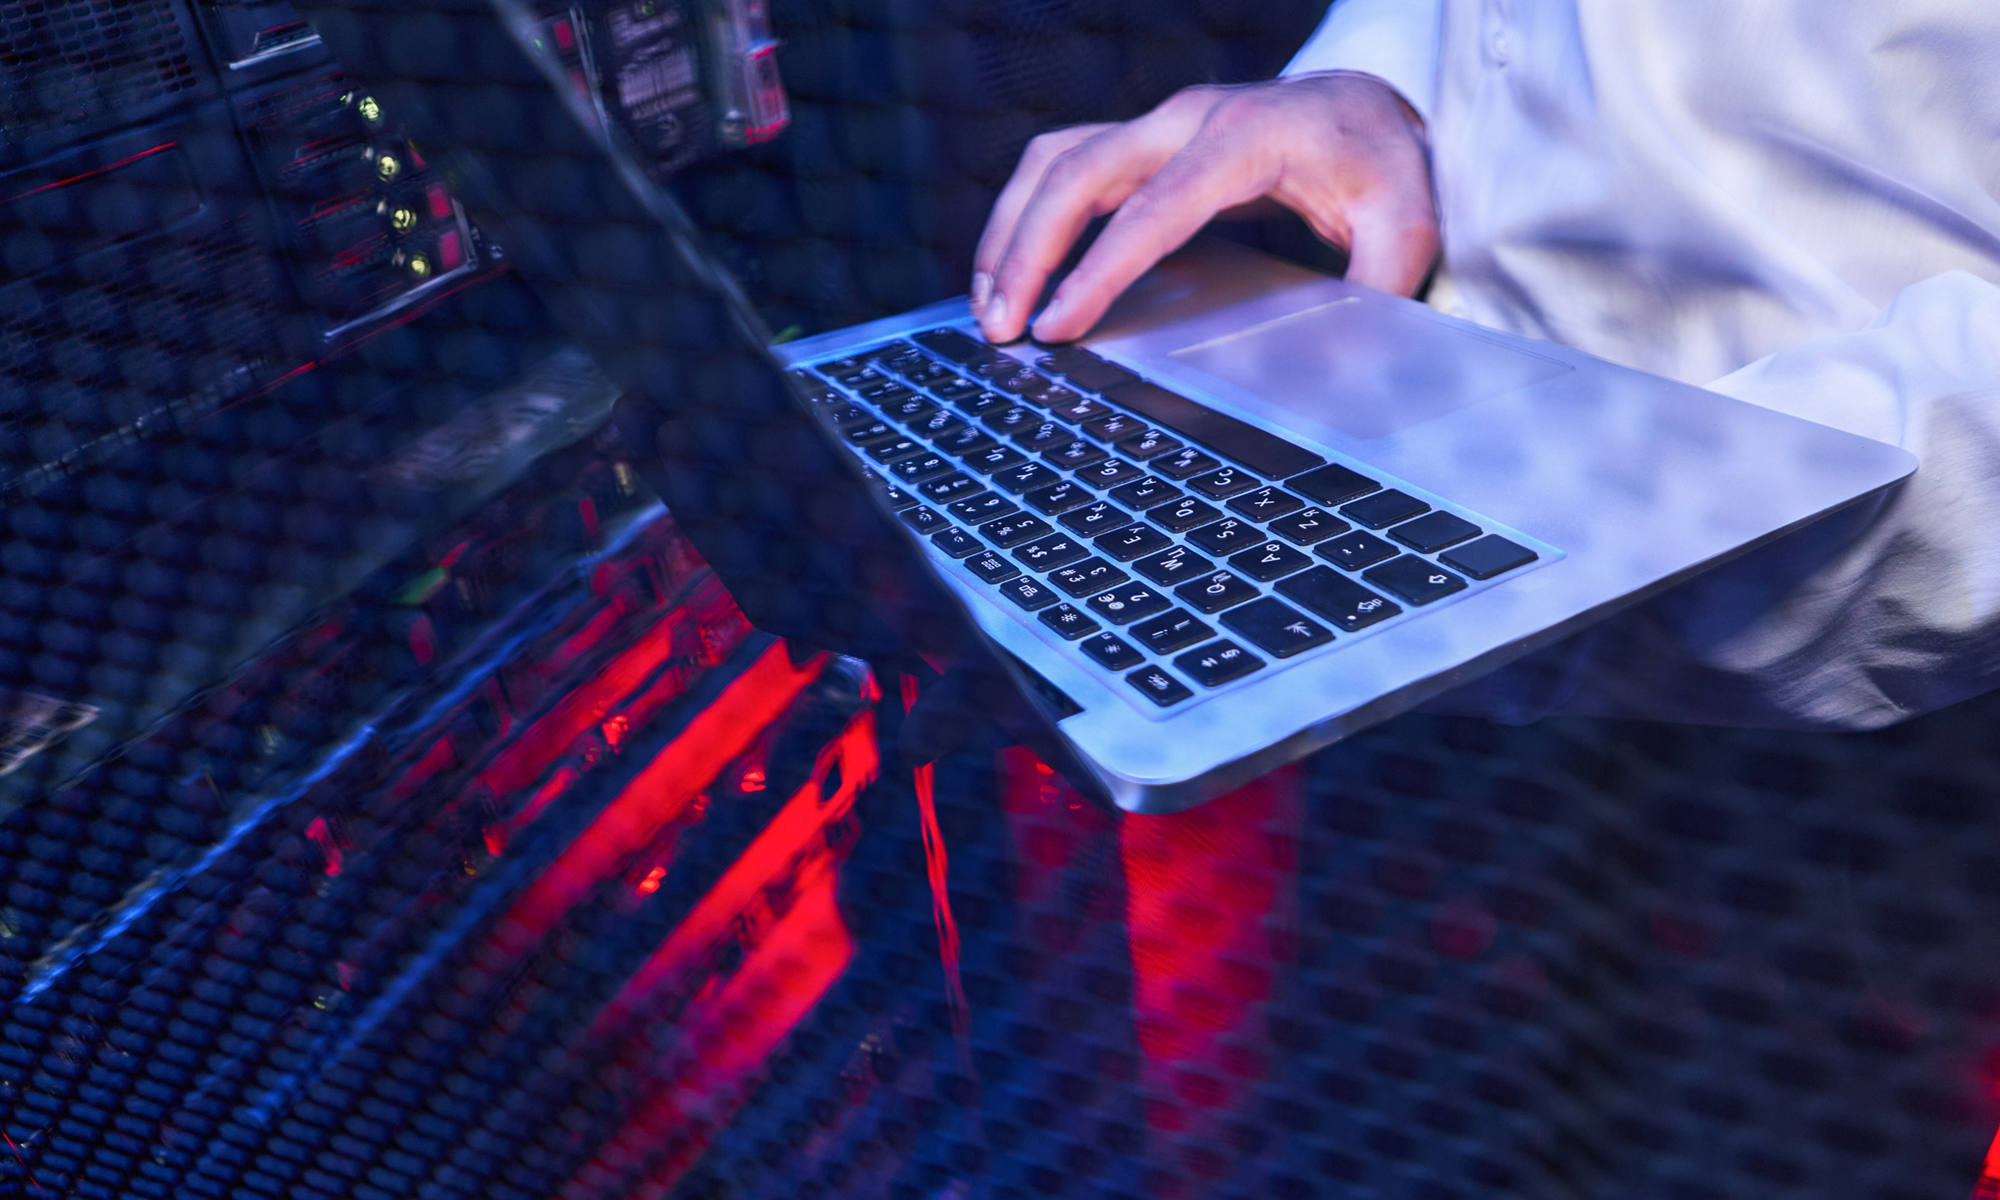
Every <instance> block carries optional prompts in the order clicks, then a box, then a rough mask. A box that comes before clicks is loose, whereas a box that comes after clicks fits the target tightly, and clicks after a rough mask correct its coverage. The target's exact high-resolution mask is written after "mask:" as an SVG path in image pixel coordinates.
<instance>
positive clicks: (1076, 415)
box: [1049, 396, 1112, 424]
mask: <svg viewBox="0 0 2000 1200" xmlns="http://www.w3.org/2000/svg"><path fill="white" fill-rule="evenodd" d="M1049 411H1050V412H1052V413H1054V414H1055V415H1056V416H1058V417H1061V418H1062V419H1063V420H1065V421H1075V422H1077V423H1079V424H1081V423H1082V422H1084V421H1095V420H1096V419H1097V418H1099V417H1105V416H1109V415H1111V411H1112V410H1111V406H1110V405H1108V404H1106V403H1104V401H1102V400H1093V399H1092V398H1090V397H1089V396H1076V397H1074V398H1072V399H1067V400H1058V401H1056V402H1054V403H1051V404H1050V405H1049Z"/></svg>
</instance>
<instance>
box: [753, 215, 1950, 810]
mask: <svg viewBox="0 0 2000 1200" xmlns="http://www.w3.org/2000/svg"><path fill="white" fill-rule="evenodd" d="M780 353H781V356H782V357H783V358H784V359H786V361H787V362H788V363H790V364H792V366H793V369H794V371H793V373H794V378H795V380H797V381H798V382H799V383H800V384H801V385H802V386H803V387H804V388H805V390H806V391H807V393H808V395H809V396H810V397H811V398H812V401H813V404H814V406H815V408H816V410H817V411H818V413H819V415H820V417H821V418H822V420H823V421H824V423H825V424H826V425H827V426H828V428H829V429H830V431H832V432H833V433H834V434H835V435H836V436H838V437H839V438H841V439H842V441H843V442H844V443H845V444H846V445H847V447H848V448H849V449H850V450H851V451H852V453H853V455H854V456H855V458H856V459H857V460H858V461H859V462H861V463H862V464H863V465H864V466H865V467H866V468H867V469H868V470H869V471H870V472H871V473H872V474H873V475H874V476H875V478H876V479H877V480H879V482H880V487H881V491H882V494H883V495H884V497H886V498H887V499H888V501H889V503H890V504H891V505H892V506H893V507H894V508H895V509H896V511H897V513H898V515H899V517H900V518H901V520H902V522H903V524H904V525H905V526H906V527H907V528H908V529H909V531H910V532H911V535H912V536H913V537H915V538H917V539H919V540H920V541H921V543H922V545H923V548H924V552H925V553H926V554H927V555H928V557H929V559H930V561H931V562H932V564H933V565H934V566H935V567H936V569H937V571H938V573H939V574H940V575H941V576H942V577H943V578H944V579H946V580H947V581H949V583H950V585H951V587H952V588H953V590H954V591H955V592H956V593H957V594H958V596H959V597H960V598H962V599H963V600H964V602H965V604H966V606H967V607H968V609H969V610H970V612H971V614H972V616H973V619H974V620H975V621H976V622H977V624H978V625H979V626H980V627H981V628H982V629H983V630H984V631H985V633H986V634H988V635H989V636H990V637H991V638H992V639H993V640H994V641H995V642H996V643H998V644H999V645H1000V646H1001V647H1003V648H1004V649H1005V650H1007V651H1008V652H1009V653H1010V654H1011V655H1012V657H1013V658H1014V660H1015V661H1016V662H1017V663H1018V664H1019V665H1020V666H1022V667H1023V668H1024V669H1025V670H1027V671H1029V672H1032V673H1033V674H1034V675H1035V676H1038V677H1039V680H1040V681H1041V682H1043V683H1045V684H1046V685H1048V687H1047V688H1045V689H1042V691H1043V694H1044V695H1047V694H1048V693H1049V692H1050V691H1051V690H1052V691H1053V692H1054V693H1058V694H1059V695H1060V696H1061V697H1064V698H1067V700H1068V702H1069V703H1068V704H1067V705H1064V708H1065V710H1071V711H1068V715H1066V716H1061V717H1060V719H1059V720H1057V722H1056V729H1057V731H1058V732H1059V734H1060V735H1061V737H1062V738H1063V739H1064V740H1065V741H1066V742H1067V743H1068V745H1069V747H1070V748H1071V749H1072V750H1073V751H1074V752H1075V755H1076V757H1077V758H1078V759H1079V760H1080V761H1081V762H1082V763H1083V764H1085V765H1086V766H1087V767H1088V769H1089V770H1091V771H1092V772H1093V773H1094V774H1095V775H1096V776H1097V777H1098V780H1099V782H1100V783H1101V784H1102V786H1103V787H1104V789H1105V790H1106V791H1107V792H1108V794H1109V795H1110V796H1111V797H1112V799H1113V800H1115V802H1116V803H1117V804H1118V805H1119V806H1120V807H1122V808H1124V809H1127V810H1129V811H1134V812H1147V813H1156V812H1165V811H1171V810H1174V809H1178V808H1183V807H1186V806H1188V805H1191V804H1195V803H1198V802H1200V801H1202V800H1204V799H1207V798H1210V797H1213V796H1215V795H1218V794H1220V793H1221V792H1223V791H1225V790H1227V789H1229V788H1231V787H1233V786H1235V785H1237V784H1240V783H1243V782H1246V781H1248V780H1250V779H1252V778H1254V777H1255V776H1257V775H1259V774H1260V773H1262V772H1264V771H1267V770H1269V769H1271V768H1273V767H1276V766H1278V765H1281V764H1283V763H1285V762H1287V761H1289V760H1292V759H1295V758H1298V757H1300V756H1302V755H1304V754H1306V753H1308V752H1310V751H1312V750H1314V749H1317V748H1319V747H1321V746H1324V745H1327V744H1328V743H1331V742H1333V741H1335V740H1337V739H1339V738H1341V737H1343V736H1345V735H1347V734H1349V733H1352V732H1354V731H1356V730H1358V729H1361V728H1363V727H1365V726H1367V725H1369V724H1372V723H1374V722H1378V721H1381V720H1383V719H1385V718H1387V717H1390V716H1392V715H1394V714H1396V713H1399V712H1402V711H1404V710H1406V709H1409V708H1411V707H1413V706H1415V705H1417V704H1419V703H1421V702H1422V701H1424V700H1425V699H1426V698H1428V697H1431V696H1434V695H1436V694H1438V693H1440V692H1442V691H1444V690H1446V689H1448V688H1451V687H1453V686H1454V685H1457V684H1461V683H1464V682H1466V681H1468V680H1470V679H1472V678H1474V677H1476V676H1478V675H1480V674H1483V673H1485V672H1487V671H1491V670H1493V669H1494V668H1496V667H1498V666H1500V665H1502V664H1504V663H1506V662H1507V661H1509V660H1510V659H1513V658H1516V657H1518V656H1520V655H1522V654H1524V653H1527V652H1528V651H1530V650H1533V649H1535V648H1537V647H1540V646H1543V645H1546V644H1548V643H1550V642H1552V641H1554V640H1556V639H1558V638H1560V637H1562V636H1564V635H1566V634H1569V633H1571V632H1574V631H1576V630H1577V629H1579V628H1581V627H1583V626H1584V625H1585V624H1587V623H1589V622H1592V621H1595V620H1597V619H1600V618H1602V617H1604V616H1606V615H1608V614H1610V613H1612V612H1613V611H1615V610H1617V609H1619V608H1621V607H1623V606H1625V605H1628V604H1631V603H1633V602H1635V601H1637V600H1639V599H1642V598H1644V597H1646V596H1648V595H1651V594H1653V593H1656V592H1658V591H1660V590H1662V589H1664V588H1666V587H1668V586H1670V585H1671V584H1673V583H1674V582H1676V581H1678V580H1681V579H1685V578H1687V577H1689V576H1690V575H1692V574H1694V573H1695V572H1697V571H1700V570H1702V569H1703V568H1706V567H1709V566H1713V565H1715V564H1716V563H1718V562H1721V561H1723V560H1725V559H1727V558H1729V557H1731V556H1733V555H1735V554H1738V553H1741V552H1742V551H1744V550H1747V549H1749V548H1751V547H1753V546H1755V545H1757V544H1759V543H1761V542H1764V541H1767V540H1769V539H1771V538H1773V537H1775V536H1777V535H1778V534H1781V533H1783V532H1785V531H1786V530H1789V529H1792V528H1794V527H1796V526H1799V525H1801V524H1803V523H1805V522H1808V521H1811V520H1813V519H1815V518H1817V517H1820V516H1823V515H1825V514H1827V513H1829V512H1831V511H1833V510H1835V509H1838V508H1840V507H1842V506H1844V505H1846V504H1849V503H1852V502H1853V501H1855V500H1857V499H1860V498H1862V497H1864V496H1866V495H1868V494H1869V493H1871V492H1874V491H1876V490H1877V489H1880V488H1884V487H1887V486H1889V485H1890V484H1892V483H1894V482H1896V481H1897V480H1899V479H1902V478H1903V477H1905V476H1906V475H1908V474H1909V473H1910V472H1911V471H1912V470H1914V469H1915V467H1916V462H1915V460H1914V458H1913V457H1912V456H1911V455H1909V454H1908V453H1906V452H1905V451H1903V450H1901V449H1898V448H1896V447H1893V446H1888V445H1884V444H1881V443H1878V442H1874V441H1870V440H1867V439H1864V438H1859V437H1855V436H1852V435H1849V434H1846V433H1842V432H1839V431H1836V430H1832V429H1827V428H1824V427H1822V426H1818V425H1814V424H1811V423H1809V422H1806V421H1801V420H1798V419H1795V418H1792V417H1788V416H1782V415H1779V414H1777V413H1773V412H1769V411H1766V410H1763V409H1760V408H1757V407H1755V406H1752V405H1749V404H1745V403H1742V402H1739V401H1736V400H1732V399H1729V398H1727V397H1724V396H1720V395H1717V394H1715V393H1712V392H1706V391H1702V390H1700V389H1698V388H1693V387H1688V386H1685V385H1683V384H1678V383H1674V382H1670V381H1668V380H1664V379H1660V378H1657V377H1654V376H1650V375H1645V374H1642V373H1639V372H1636V371H1631V370H1626V369H1624V368H1621V367H1617V366H1614V365H1612V364H1610V363H1606V362H1604V361H1602V360H1599V359H1595V358H1591V357H1589V356H1587V355H1584V354H1579V353H1577V352H1575V351H1572V350H1568V349H1564V348H1563V347H1560V346H1555V345H1550V344H1546V343H1541V342H1532V341H1528V340H1524V339H1521V338H1517V337H1512V336H1508V335H1504V334H1500V333H1496V332H1493V331H1491V330H1487V329H1483V328H1480V327H1478V326H1474V325H1470V324H1467V323H1465V322H1462V321H1456V320H1453V319H1451V318H1448V317H1445V316H1442V315H1440V314H1438V313H1436V312H1433V311H1431V310H1430V309H1428V308H1426V307H1424V306H1422V305H1420V304H1417V303H1415V302H1412V301H1407V300H1402V299H1398V298H1395V297H1391V296H1386V295H1383V294H1382V293H1379V292H1375V291H1372V290H1370V289H1366V288H1361V287H1355V286H1350V285H1348V284H1345V283H1342V282H1340V281H1339V280H1336V279H1331V278H1327V277H1325V276H1322V275H1319V274H1317V273H1314V272H1311V271H1308V270H1305V269H1303V268H1300V267H1298V266H1295V265H1292V264H1289V263H1285V262H1281V261H1279V260H1276V259H1272V258H1269V257H1266V256H1263V255H1259V254H1256V253H1253V252H1251V251H1248V250H1243V249H1240V248H1237V247H1234V246H1231V245H1228V244H1225V243H1220V242H1200V243H1197V244H1196V245H1195V246H1193V247H1192V248H1190V249H1188V250H1185V251H1183V252H1182V253H1180V254H1179V255H1177V256H1175V257H1174V258H1173V259H1170V260H1169V261H1168V262H1167V263H1165V264H1163V265H1162V266H1161V267H1159V268H1158V269H1156V270H1155V271H1154V272H1153V273H1152V274H1151V275H1150V276H1148V277H1147V278H1146V279H1145V280H1143V281H1142V282H1141V283H1140V285H1139V286H1137V287H1136V288H1134V289H1133V290H1132V291H1131V292H1130V293H1129V294H1128V295H1127V296H1126V297H1125V298H1124V299H1123V300H1122V301H1121V302H1120V303H1119V304H1118V305H1117V306H1116V307H1115V308H1114V309H1113V310H1112V311H1111V313H1110V314H1109V315H1108V316H1107V318H1106V319H1105V321H1104V322H1103V323H1102V324H1101V325H1100V326H1099V328H1098V329H1097V330H1096V331H1095V332H1094V333H1093V334H1092V335H1091V336H1090V337H1089V338H1088V339H1086V340H1085V341H1084V342H1082V343H1080V344H1079V345H1077V346H1075V347H1047V348H1044V347H1037V346H1034V345H1031V344H1027V343H1021V344H1017V345H1013V346H1007V347H998V348H996V347H990V346H988V345H986V344H985V343H984V342H983V341H981V340H980V339H979V338H978V334H977V330H976V327H975V326H974V324H973V323H972V321H971V319H970V317H969V314H968V313H967V310H966V306H965V303H964V302H963V301H962V300H953V301H947V302H944V303H940V304H936V305H932V306H930V307H928V308H924V309H920V310H918V311H916V312H913V313H909V314H906V315H903V316H899V317H893V318H890V319H887V320H882V321H876V322H872V323H870V324H866V325H861V326H857V327H854V328H851V329H846V330H841V331H839V332H835V333H829V334H825V335H822V336H819V337H814V338H811V339H808V340H805V341H801V342H798V343H795V344H792V345H788V346H785V347H782V348H781V350H780Z"/></svg>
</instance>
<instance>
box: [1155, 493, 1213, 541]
mask: <svg viewBox="0 0 2000 1200" xmlns="http://www.w3.org/2000/svg"><path fill="white" fill-rule="evenodd" d="M1221 515H1222V510H1221V509H1219V508H1217V507H1215V506H1214V505H1213V504H1203V503H1202V502H1201V501H1199V500H1196V499H1194V498H1193V497H1192V496H1190V497H1187V498H1186V499H1183V500H1177V501H1175V502H1174V503H1172V504H1162V505H1160V506H1159V507H1157V508H1149V509H1147V510H1146V519H1147V520H1149V521H1151V522H1152V523H1153V524H1155V525H1158V526H1159V527H1160V528H1162V529H1165V530H1168V531H1170V532H1173V533H1182V532H1184V531H1186V530H1189V529H1195V528H1199V527H1200V526H1203V525H1206V524H1208V523H1209V522H1210V521H1213V520H1215V519H1216V518H1217V517H1220V516H1221Z"/></svg>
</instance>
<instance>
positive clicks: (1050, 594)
mask: <svg viewBox="0 0 2000 1200" xmlns="http://www.w3.org/2000/svg"><path fill="white" fill-rule="evenodd" d="M1000 594H1001V595H1003V596H1005V597H1007V599H1009V600H1012V601H1013V602H1014V604H1015V605H1016V607H1019V608H1025V609H1027V610H1028V611H1029V612H1036V611H1038V610H1040V609H1044V608H1047V607H1048V606H1049V605H1051V604H1054V603H1056V602H1057V601H1058V600H1060V599H1062V597H1060V596H1058V595H1056V591H1055V589H1054V588H1052V587H1050V586H1048V585H1047V584H1045V583H1043V582H1041V581H1040V580H1038V579H1036V578H1034V577H1033V576H1031V575H1018V576H1015V577H1014V578H1013V579H1009V580H1007V581H1006V582H1005V583H1003V584H1001V585H1000Z"/></svg>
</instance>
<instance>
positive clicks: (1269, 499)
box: [1229, 487, 1306, 521]
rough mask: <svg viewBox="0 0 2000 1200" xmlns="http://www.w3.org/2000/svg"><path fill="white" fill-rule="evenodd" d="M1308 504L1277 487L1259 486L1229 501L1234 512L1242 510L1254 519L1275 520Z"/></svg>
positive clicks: (1241, 511)
mask: <svg viewBox="0 0 2000 1200" xmlns="http://www.w3.org/2000/svg"><path fill="white" fill-rule="evenodd" d="M1305 506H1306V502H1305V501H1303V500H1301V499H1299V498H1298V497H1297V496H1294V495H1292V494H1291V493H1290V492H1281V491H1279V490H1278V489H1277V488H1274V487H1267V488H1258V489H1257V490H1256V491H1254V492H1245V493H1244V494H1243V495H1241V496H1238V497H1236V498H1235V499H1234V500H1231V501H1230V502H1229V508H1230V510H1231V511H1232V512H1240V513H1242V514H1243V515H1244V516H1246V517H1249V518H1250V519H1251V520H1253V521H1275V520H1277V519H1278V518H1279V517H1282V516H1285V515H1287V514H1289V513H1295V512H1297V511H1299V510H1300V509H1302V508H1304V507H1305Z"/></svg>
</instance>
